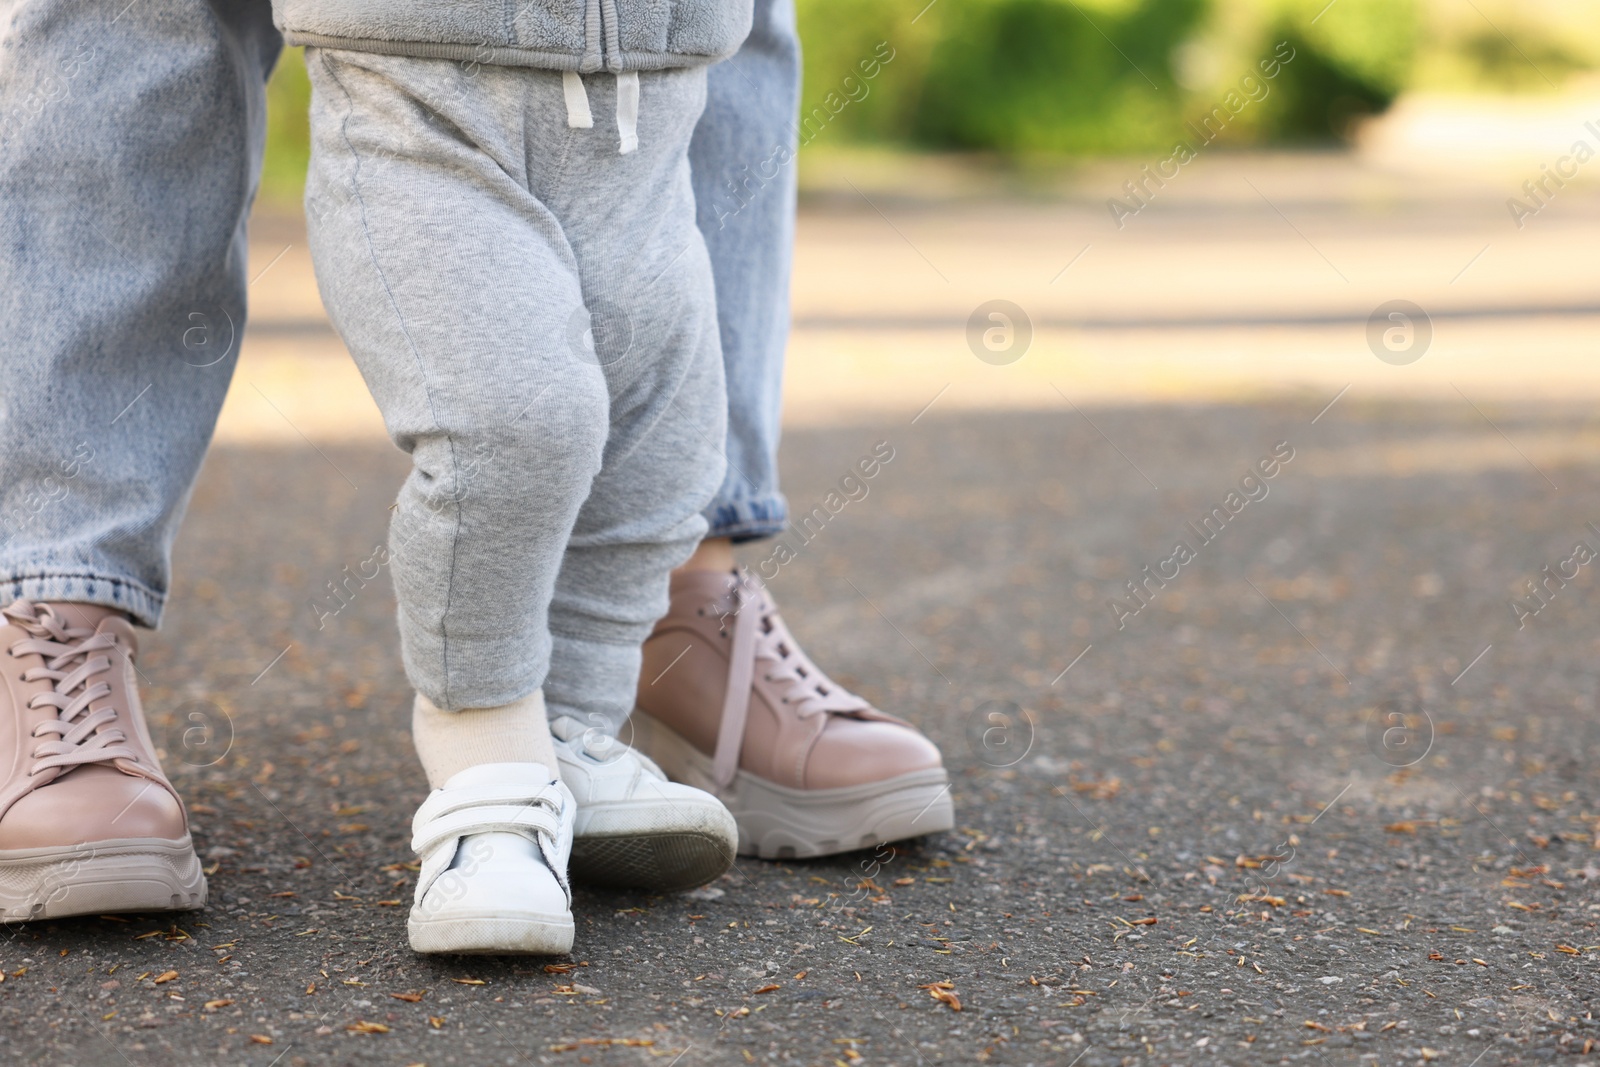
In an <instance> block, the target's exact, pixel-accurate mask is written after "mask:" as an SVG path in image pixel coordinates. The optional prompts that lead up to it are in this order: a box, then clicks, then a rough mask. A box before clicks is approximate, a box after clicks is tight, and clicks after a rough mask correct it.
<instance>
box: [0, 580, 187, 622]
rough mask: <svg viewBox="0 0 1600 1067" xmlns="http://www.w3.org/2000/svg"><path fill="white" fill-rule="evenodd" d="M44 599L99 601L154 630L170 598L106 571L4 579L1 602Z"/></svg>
mask: <svg viewBox="0 0 1600 1067" xmlns="http://www.w3.org/2000/svg"><path fill="white" fill-rule="evenodd" d="M19 599H25V600H42V601H45V602H47V603H48V602H52V601H55V602H66V603H73V604H96V605H99V606H100V607H106V608H115V609H117V610H118V611H125V612H127V613H128V614H129V615H130V616H132V618H133V621H134V622H135V623H137V624H138V625H140V626H143V627H146V628H147V629H151V630H154V629H155V628H156V627H157V626H159V625H160V623H161V612H162V609H163V608H165V607H166V603H167V598H166V595H165V594H163V593H158V592H156V591H155V590H154V589H151V588H150V587H149V586H147V585H144V584H143V583H141V582H135V581H131V580H130V579H127V578H119V577H112V576H109V575H104V574H71V573H43V574H23V575H15V574H13V575H7V576H5V578H4V579H3V581H0V603H6V604H9V603H11V602H12V601H13V600H19Z"/></svg>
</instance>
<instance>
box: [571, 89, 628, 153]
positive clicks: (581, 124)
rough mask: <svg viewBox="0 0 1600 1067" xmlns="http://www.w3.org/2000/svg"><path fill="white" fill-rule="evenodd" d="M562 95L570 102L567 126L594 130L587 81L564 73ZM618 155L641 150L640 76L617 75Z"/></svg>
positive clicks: (575, 128)
mask: <svg viewBox="0 0 1600 1067" xmlns="http://www.w3.org/2000/svg"><path fill="white" fill-rule="evenodd" d="M561 93H562V95H563V96H564V97H566V101H567V126H568V127H570V128H571V129H574V130H588V129H593V128H594V114H593V113H592V112H591V111H590V110H589V94H588V93H587V92H585V91H584V88H583V78H582V76H581V75H579V74H578V72H577V71H575V70H567V71H562V73H561ZM617 136H618V138H619V140H620V143H619V144H618V146H617V152H618V154H620V155H624V156H625V155H627V154H628V153H629V152H632V151H634V150H635V149H637V148H638V147H639V72H638V71H636V70H624V71H618V72H617Z"/></svg>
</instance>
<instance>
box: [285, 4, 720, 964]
mask: <svg viewBox="0 0 1600 1067" xmlns="http://www.w3.org/2000/svg"><path fill="white" fill-rule="evenodd" d="M275 15H276V19H277V22H278V25H279V26H280V28H281V29H282V30H283V31H284V33H285V36H286V39H287V40H288V42H289V43H290V44H301V45H305V46H306V66H307V69H308V70H309V72H310V75H311V83H312V90H313V96H312V113H311V132H312V160H311V173H310V177H309V180H308V185H307V190H306V200H307V217H308V227H309V237H310V244H311V251H312V255H313V257H314V261H315V264H316V271H317V280H318V284H319V286H320V288H321V291H322V298H323V302H324V303H325V304H326V306H327V309H328V313H329V315H330V316H331V317H332V319H333V322H334V325H335V326H336V327H337V328H338V330H339V332H340V334H341V335H342V337H343V338H344V341H345V344H346V345H347V346H348V348H349V349H350V352H351V354H352V355H353V356H354V357H355V359H356V362H357V363H358V364H359V366H360V368H361V372H362V375H363V376H364V377H365V379H366V381H367V384H368V386H369V387H370V388H371V390H372V394H373V396H374V398H375V399H376V400H377V403H378V406H379V407H380V408H381V409H382V411H383V417H384V422H385V425H386V426H387V428H388V431H389V434H390V436H391V437H392V439H393V440H394V442H395V444H396V445H398V446H399V447H400V448H401V449H402V450H404V451H405V452H406V453H407V454H408V455H410V456H411V460H412V469H411V473H410V475H409V476H408V477H407V479H406V481H405V484H404V485H403V486H402V488H401V490H400V496H399V501H398V503H397V505H396V507H395V512H394V517H393V524H392V531H391V538H390V559H391V570H392V573H393V576H394V584H395V594H396V597H397V599H398V601H399V627H400V636H401V650H402V653H403V657H404V661H405V667H406V672H407V676H408V678H409V679H410V681H411V683H412V685H413V686H414V687H415V688H416V690H417V697H416V705H415V711H414V715H413V737H414V740H415V742H416V747H417V752H418V755H419V757H420V758H421V761H422V765H423V768H424V770H425V771H426V773H427V776H428V781H429V784H430V785H431V786H432V787H433V793H432V794H431V795H430V796H429V798H428V800H427V801H426V802H425V803H424V804H423V805H422V807H421V809H420V810H419V811H418V812H417V815H416V819H415V820H414V823H413V834H414V836H413V842H412V845H413V847H414V848H415V849H416V850H417V852H418V853H419V855H420V857H421V860H422V865H421V873H420V875H419V878H418V882H417V889H416V901H415V905H414V907H413V908H412V911H411V915H410V921H409V930H410V937H411V944H412V947H413V948H414V949H416V950H417V951H419V952H506V953H563V952H566V951H568V950H569V949H570V948H571V945H572V937H573V924H572V914H571V893H570V889H569V886H568V880H567V873H568V870H567V869H568V865H569V861H570V864H571V867H572V872H573V874H575V875H576V876H578V877H580V878H586V879H588V880H590V881H593V882H597V883H601V884H611V885H633V886H640V887H645V888H650V889H655V890H667V889H675V888H687V887H689V886H692V885H697V884H701V883H704V882H706V881H709V880H711V879H712V878H715V877H716V876H718V875H719V874H721V873H722V872H723V871H724V870H726V868H727V866H728V865H729V864H730V863H731V862H732V858H733V854H734V848H735V845H736V842H737V834H736V831H735V827H734V823H733V819H732V817H731V816H730V815H729V814H728V812H727V810H726V809H725V808H724V807H723V806H722V804H721V803H720V802H719V801H718V800H717V799H715V798H714V797H712V796H711V795H710V794H708V793H704V792H701V791H700V790H697V789H693V788H691V787H689V786H685V785H678V784H673V783H669V782H667V781H666V780H665V779H664V778H663V777H662V775H661V773H660V771H659V770H658V769H657V768H656V767H655V765H654V764H652V763H651V762H650V761H649V760H647V759H645V758H644V757H642V756H640V755H639V754H637V753H635V752H633V751H632V750H631V749H629V748H628V747H627V746H625V745H623V744H621V743H620V742H618V741H617V740H615V739H614V738H613V737H612V736H611V734H612V733H613V732H614V730H615V728H616V727H617V726H618V725H620V724H621V723H622V722H623V721H624V720H625V719H626V717H627V714H628V712H629V710H630V709H631V707H632V703H633V697H634V692H635V687H636V684H637V677H638V672H639V663H640V645H641V643H642V642H643V640H644V638H645V637H646V636H647V635H648V634H649V632H650V628H651V625H652V624H653V623H654V622H655V620H656V619H657V618H658V617H660V616H661V615H662V614H663V613H664V612H665V610H666V607H667V588H668V575H669V572H670V571H671V570H672V569H673V568H674V567H675V566H677V565H678V564H680V563H682V562H683V561H684V560H685V559H686V558H687V557H688V555H689V553H690V552H691V551H692V550H693V548H694V547H695V545H696V543H697V542H698V541H699V539H700V537H701V536H702V535H703V534H704V532H705V529H706V527H705V521H704V520H703V519H702V518H701V516H700V512H701V509H702V508H703V507H704V506H705V505H706V504H707V502H708V501H709V500H710V499H711V497H712V495H713V493H714V492H715V491H716V489H717V487H718V485H719V483H720V482H721V479H722V476H723V471H724V458H723V455H722V441H723V439H724V432H725V426H724V423H725V419H726V414H725V406H724V398H723V382H722V357H721V352H720V347H719V341H718V332H717V322H716V313H715V304H714V297H713V292H712V282H711V271H710V266H709V262H708V259H707V255H706V250H705V246H704V244H703V242H702V240H701V236H700V233H699V231H698V229H697V228H696V226H695V211H694V200H693V195H692V193H691V190H690V184H689V162H688V155H687V153H688V147H689V139H690V135H691V133H692V132H693V130H694V127H695V123H696V120H697V119H698V117H699V115H700V112H701V109H702V107H703V106H704V102H705V84H706V78H705V67H706V65H707V64H708V63H711V62H713V61H714V60H717V59H719V58H721V57H723V56H725V55H728V54H731V53H732V52H733V51H735V50H736V49H737V48H738V46H739V43H740V42H741V40H742V39H743V38H744V36H745V34H746V33H747V31H748V29H749V25H750V0H675V2H674V3H671V4H667V3H661V2H659V0H525V2H516V3H512V2H506V0H501V2H495V0H465V2H461V3H453V4H433V3H426V2H423V0H394V2H385V0H276V3H275Z"/></svg>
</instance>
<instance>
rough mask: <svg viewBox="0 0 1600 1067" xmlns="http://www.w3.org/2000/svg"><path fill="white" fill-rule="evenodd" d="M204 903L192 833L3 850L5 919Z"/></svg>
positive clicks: (1, 905) (0, 906)
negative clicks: (174, 836) (168, 836)
mask: <svg viewBox="0 0 1600 1067" xmlns="http://www.w3.org/2000/svg"><path fill="white" fill-rule="evenodd" d="M205 902H206V877H205V874H204V873H203V872H202V871H201V870H200V859H199V857H197V856H196V855H195V854H194V844H193V842H192V841H191V840H190V839H189V838H188V837H187V836H185V837H183V838H181V839H179V840H175V841H173V840H167V839H164V838H150V837H145V838H140V837H134V838H122V839H118V840H112V841H95V842H92V843H90V844H85V845H70V846H62V847H54V848H23V849H7V850H4V851H0V922H26V921H30V920H35V919H61V918H65V917H67V916H71V915H104V914H106V913H107V912H118V911H187V910H190V909H193V908H200V907H203V906H204V905H205Z"/></svg>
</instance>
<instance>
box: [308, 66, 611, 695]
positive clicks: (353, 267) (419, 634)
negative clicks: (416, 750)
mask: <svg viewBox="0 0 1600 1067" xmlns="http://www.w3.org/2000/svg"><path fill="white" fill-rule="evenodd" d="M307 58H308V60H309V63H308V65H309V66H310V68H311V71H312V75H313V78H314V86H315V90H316V93H317V105H316V108H315V110H314V119H315V121H314V129H313V138H314V145H313V160H312V171H311V177H310V181H309V185H308V188H307V194H306V195H307V204H308V219H309V229H310V240H311V246H312V252H313V254H314V256H315V259H316V266H317V276H318V281H319V284H320V285H321V288H322V294H323V300H324V302H325V303H326V305H327V307H328V311H329V314H330V315H331V317H332V319H333V321H334V324H335V325H336V326H337V327H338V329H339V332H340V334H341V335H342V336H343V337H344V339H345V343H346V344H347V346H348V347H349V349H350V351H351V354H352V355H353V356H354V357H355V359H356V362H357V363H358V364H359V365H360V368H361V372H362V374H363V376H364V377H365V378H366V381H367V384H368V386H369V387H370V388H371V390H372V393H373V396H374V398H375V399H376V400H377V402H378V406H379V407H380V408H381V409H382V411H383V416H384V421H385V424H386V426H387V428H388V430H389V433H390V435H391V437H392V438H393V440H394V441H395V443H396V444H397V445H398V446H399V447H400V448H401V449H403V450H404V451H406V452H407V453H409V454H410V456H411V459H412V470H411V473H410V476H409V477H408V478H407V479H406V481H405V484H404V486H403V488H402V489H401V491H400V496H399V501H398V504H397V506H396V509H395V514H394V518H393V522H392V528H391V538H390V544H389V551H390V556H391V561H392V562H391V570H392V572H393V575H394V584H395V594H396V597H397V599H398V601H399V620H400V634H401V642H402V651H403V654H404V658H405V664H406V671H407V674H408V676H409V677H410V679H411V681H412V683H413V684H414V685H415V687H416V688H417V690H418V692H420V693H421V694H422V695H423V696H425V697H426V698H427V699H428V700H429V701H431V702H432V703H433V704H434V705H436V706H437V707H439V708H442V709H460V708H484V707H493V706H498V705H504V704H508V703H510V702H511V701H514V700H517V699H518V698H521V697H524V696H527V695H528V694H529V693H531V692H532V691H534V690H536V689H537V688H538V687H539V685H540V684H541V682H543V680H544V675H545V670H546V667H547V664H548V660H549V650H550V637H549V632H548V629H547V626H546V619H547V615H548V607H549V603H550V598H551V595H552V592H553V590H554V587H555V581H556V574H557V571H558V569H559V567H560V565H561V557H562V553H563V551H564V550H565V548H566V545H567V541H568V538H569V536H570V534H571V532H572V528H573V524H574V522H575V520H576V519H577V516H578V511H579V508H580V506H581V505H582V503H583V501H584V499H585V498H586V497H587V496H588V495H589V492H590V483H591V482H592V480H593V479H594V477H595V475H596V474H597V473H598V472H599V470H600V464H601V455H602V451H603V449H604V448H605V443H606V437H607V433H608V423H609V407H610V401H609V396H608V393H607V388H606V382H605V377H604V375H603V374H602V372H601V369H600V368H599V367H598V366H597V365H595V364H594V363H593V362H585V361H583V360H581V359H578V358H575V357H574V355H573V353H572V349H571V347H570V345H569V343H568V320H569V318H570V317H571V313H572V310H573V309H574V308H576V307H579V306H580V305H581V303H582V300H583V292H582V290H581V288H580V285H579V274H578V269H577V263H576V261H575V259H574V257H573V254H572V251H571V249H570V247H569V246H568V243H567V240H566V238H565V236H564V234H563V232H562V224H561V222H560V221H558V220H557V219H556V218H555V217H554V216H553V215H552V214H551V212H550V211H549V210H548V209H547V208H546V207H545V206H544V205H543V204H542V203H541V202H540V201H539V199H538V198H537V197H536V196H535V195H534V194H533V193H532V192H530V191H529V189H528V188H527V187H526V186H525V184H524V183H523V182H522V181H519V180H518V177H517V176H514V175H513V174H512V173H508V170H507V169H506V165H507V163H508V162H512V160H510V159H509V157H513V156H514V157H516V160H517V161H520V158H521V157H522V155H523V141H522V131H521V124H522V121H523V114H522V112H523V100H522V97H523V95H524V91H525V86H526V83H527V80H528V79H537V78H545V79H550V80H551V81H552V82H553V85H554V87H555V92H556V94H557V95H556V99H558V100H559V99H560V97H559V86H560V75H558V74H546V73H544V72H531V71H508V70H506V69H504V68H490V67H480V68H475V72H474V73H473V74H472V75H470V76H468V75H467V74H465V73H464V72H462V71H461V70H460V69H459V68H458V67H457V65H456V64H454V63H450V62H446V61H429V60H412V59H401V58H396V57H387V56H376V55H366V54H357V53H347V52H329V51H325V50H314V51H313V52H312V53H311V54H310V55H309V56H308V57H307Z"/></svg>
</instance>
